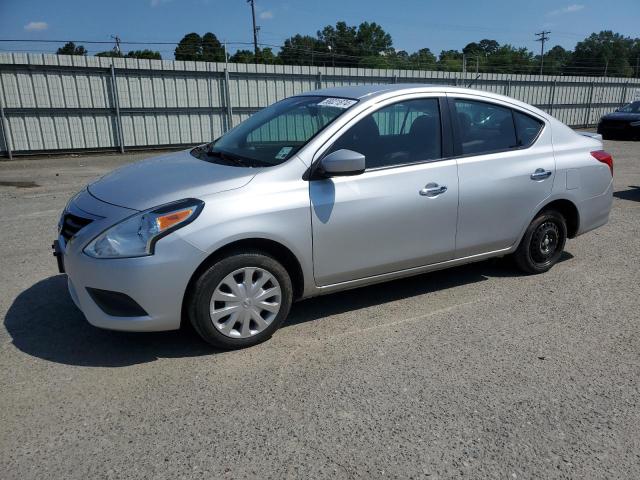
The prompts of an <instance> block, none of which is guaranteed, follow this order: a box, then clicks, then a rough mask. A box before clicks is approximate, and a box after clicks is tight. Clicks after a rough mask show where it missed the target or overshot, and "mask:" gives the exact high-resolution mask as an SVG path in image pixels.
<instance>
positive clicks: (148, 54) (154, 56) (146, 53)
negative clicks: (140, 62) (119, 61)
mask: <svg viewBox="0 0 640 480" xmlns="http://www.w3.org/2000/svg"><path fill="white" fill-rule="evenodd" d="M95 56H96V57H115V58H123V57H126V58H146V59H149V60H162V55H160V52H156V51H154V50H149V49H144V50H131V51H130V52H129V53H127V54H126V55H123V54H122V53H121V52H117V51H115V50H107V51H105V52H98V53H96V55H95Z"/></svg>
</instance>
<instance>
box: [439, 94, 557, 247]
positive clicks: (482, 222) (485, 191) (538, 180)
mask: <svg viewBox="0 0 640 480" xmlns="http://www.w3.org/2000/svg"><path fill="white" fill-rule="evenodd" d="M449 107H450V111H451V113H452V119H453V123H454V131H455V134H454V138H455V148H456V153H457V154H458V176H459V180H460V183H459V188H460V193H459V194H460V204H459V211H458V233H457V238H456V257H457V258H461V257H466V256H470V255H475V254H479V253H485V252H490V251H494V250H500V249H504V248H507V247H509V246H511V245H513V243H514V242H516V241H517V239H518V236H519V234H520V233H521V232H522V230H523V229H524V228H525V226H526V225H527V223H528V222H530V221H531V217H532V215H534V213H535V211H536V209H537V208H538V206H539V205H540V203H542V202H543V201H544V200H545V199H546V198H547V197H548V196H549V195H550V194H551V190H552V187H553V180H554V177H555V159H554V155H553V147H552V143H551V130H550V128H549V127H547V126H546V125H545V122H544V120H543V119H541V118H537V117H535V116H534V115H533V114H531V113H530V112H525V111H521V110H519V109H514V108H510V107H509V106H505V105H504V104H502V103H498V102H492V101H491V100H489V99H487V100H486V101H479V100H478V99H477V97H474V96H467V95H457V94H456V95H450V96H449Z"/></svg>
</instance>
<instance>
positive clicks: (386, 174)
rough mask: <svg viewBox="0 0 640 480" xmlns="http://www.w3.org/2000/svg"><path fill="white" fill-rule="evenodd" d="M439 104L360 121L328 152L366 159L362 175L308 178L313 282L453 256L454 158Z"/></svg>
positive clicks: (400, 108)
mask: <svg viewBox="0 0 640 480" xmlns="http://www.w3.org/2000/svg"><path fill="white" fill-rule="evenodd" d="M442 143H443V142H442V131H441V121H440V110H439V102H438V99H437V98H435V97H432V98H421V99H413V100H408V101H404V102H397V103H394V104H391V105H388V106H385V107H382V108H381V109H379V110H377V111H376V112H374V113H372V114H369V115H367V116H365V117H364V118H360V119H357V123H356V124H355V125H354V126H352V127H350V128H349V129H348V130H347V131H346V132H345V133H344V134H343V135H341V136H340V138H339V139H338V140H337V141H336V142H335V143H334V144H333V146H332V147H331V148H330V149H329V150H328V151H327V153H330V152H331V151H335V150H339V149H341V148H346V149H349V150H354V151H357V152H360V153H362V154H364V155H365V157H366V165H367V168H366V171H365V172H364V173H363V174H361V175H358V176H350V177H334V178H327V179H320V180H313V181H311V182H310V186H309V189H310V190H309V193H310V198H311V216H312V226H313V261H314V275H315V279H316V283H317V284H318V285H320V286H325V285H331V284H335V283H340V282H345V281H349V280H357V279H361V278H366V277H370V276H374V275H379V274H384V273H390V272H394V271H398V270H403V269H407V268H412V267H418V266H423V265H428V264H432V263H437V262H442V261H445V260H449V259H451V258H453V254H454V251H455V236H456V222H457V208H458V175H457V165H456V161H455V160H442V157H443V149H442Z"/></svg>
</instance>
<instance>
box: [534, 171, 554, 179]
mask: <svg viewBox="0 0 640 480" xmlns="http://www.w3.org/2000/svg"><path fill="white" fill-rule="evenodd" d="M551 173H552V172H551V170H545V169H544V168H536V171H535V172H533V173H532V174H531V180H544V179H545V178H549V177H550V176H551Z"/></svg>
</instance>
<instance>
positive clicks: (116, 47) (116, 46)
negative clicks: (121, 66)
mask: <svg viewBox="0 0 640 480" xmlns="http://www.w3.org/2000/svg"><path fill="white" fill-rule="evenodd" d="M111 38H113V39H114V40H115V42H116V44H115V45H114V46H113V51H114V52H116V53H117V54H118V56H121V55H122V50H120V37H119V36H118V35H111Z"/></svg>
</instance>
